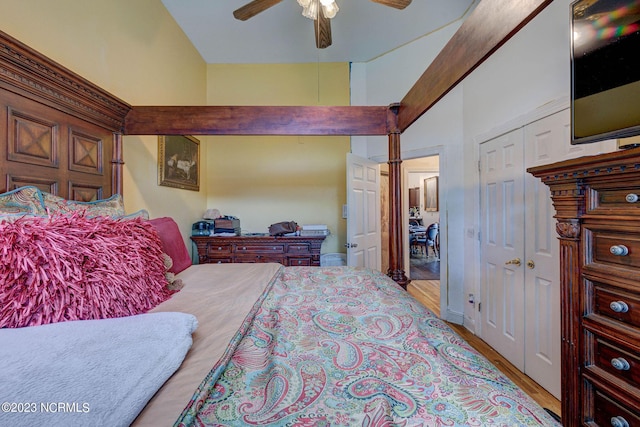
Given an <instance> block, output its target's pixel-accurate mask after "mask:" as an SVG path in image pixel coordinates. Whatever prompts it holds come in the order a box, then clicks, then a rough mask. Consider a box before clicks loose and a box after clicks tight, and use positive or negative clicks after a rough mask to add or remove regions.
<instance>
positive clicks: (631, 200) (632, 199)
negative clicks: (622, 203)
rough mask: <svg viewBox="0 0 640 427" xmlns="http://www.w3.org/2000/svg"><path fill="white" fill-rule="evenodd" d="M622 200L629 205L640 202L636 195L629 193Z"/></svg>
mask: <svg viewBox="0 0 640 427" xmlns="http://www.w3.org/2000/svg"><path fill="white" fill-rule="evenodd" d="M624 199H625V200H626V201H627V202H629V203H635V202H637V201H638V200H640V197H638V195H637V194H633V193H629V194H627V196H626V197H625V198H624Z"/></svg>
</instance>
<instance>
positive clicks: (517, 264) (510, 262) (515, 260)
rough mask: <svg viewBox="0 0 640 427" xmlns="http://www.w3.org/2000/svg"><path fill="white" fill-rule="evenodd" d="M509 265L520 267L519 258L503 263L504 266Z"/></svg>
mask: <svg viewBox="0 0 640 427" xmlns="http://www.w3.org/2000/svg"><path fill="white" fill-rule="evenodd" d="M510 264H512V265H515V266H516V267H520V265H522V261H520V258H514V259H512V260H509V261H507V262H505V263H504V265H510Z"/></svg>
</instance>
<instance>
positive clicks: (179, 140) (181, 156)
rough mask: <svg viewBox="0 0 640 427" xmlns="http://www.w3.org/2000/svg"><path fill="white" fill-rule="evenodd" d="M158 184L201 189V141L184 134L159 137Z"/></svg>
mask: <svg viewBox="0 0 640 427" xmlns="http://www.w3.org/2000/svg"><path fill="white" fill-rule="evenodd" d="M158 185H163V186H165V187H174V188H182V189H185V190H193V191H200V141H198V140H197V139H196V138H194V137H192V136H182V135H171V136H159V137H158Z"/></svg>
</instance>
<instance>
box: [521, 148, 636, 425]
mask: <svg viewBox="0 0 640 427" xmlns="http://www.w3.org/2000/svg"><path fill="white" fill-rule="evenodd" d="M528 171H529V172H530V173H531V174H533V175H534V176H536V177H538V178H540V179H541V180H542V182H543V183H545V184H546V185H548V186H549V188H550V190H551V198H552V199H553V204H554V206H555V209H556V216H555V217H556V218H557V220H558V223H557V225H556V231H557V232H558V234H559V236H560V237H559V239H560V254H561V255H560V257H561V258H560V266H561V270H560V271H561V277H560V289H561V307H562V313H561V319H562V320H561V323H562V377H563V384H562V423H563V425H565V426H582V425H590V426H614V427H629V426H637V425H640V409H639V408H640V357H639V356H638V355H639V354H640V149H631V150H626V151H620V152H615V153H608V154H602V155H598V156H589V157H582V158H579V159H573V160H568V161H564V162H559V163H555V164H551V165H547V166H539V167H535V168H530V169H528Z"/></svg>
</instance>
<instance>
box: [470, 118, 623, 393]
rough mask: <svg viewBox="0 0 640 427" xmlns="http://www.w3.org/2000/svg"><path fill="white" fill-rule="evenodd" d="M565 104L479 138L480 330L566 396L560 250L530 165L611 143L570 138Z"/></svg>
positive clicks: (546, 199)
mask: <svg viewBox="0 0 640 427" xmlns="http://www.w3.org/2000/svg"><path fill="white" fill-rule="evenodd" d="M569 126H570V115H569V110H563V111H560V112H558V113H555V114H552V115H549V116H547V117H544V118H542V119H540V120H537V121H535V122H532V123H530V124H528V125H526V126H524V127H522V128H519V129H516V130H514V131H512V132H509V133H507V134H505V135H502V136H499V137H497V138H494V139H492V140H490V141H487V142H485V143H483V144H481V145H480V186H481V189H480V197H481V205H482V206H481V215H482V218H481V265H482V271H481V294H482V295H481V306H480V313H479V316H480V324H481V332H480V336H481V337H482V338H483V339H484V340H485V341H486V342H487V343H488V344H489V345H491V346H492V347H494V348H495V349H496V350H497V351H498V352H499V353H501V354H502V355H503V356H505V357H506V358H507V359H508V360H509V361H510V362H511V363H513V364H514V365H515V366H516V367H518V369H520V370H522V371H523V372H524V373H526V374H527V375H528V376H530V377H531V378H533V379H534V380H535V381H536V382H537V383H538V384H540V385H541V386H542V387H544V388H545V389H547V390H548V391H549V392H550V393H551V394H553V395H554V396H556V397H558V398H560V384H561V375H560V341H561V336H560V315H561V313H560V262H559V260H560V258H559V247H560V245H559V241H558V239H557V234H556V231H555V228H556V227H555V224H556V220H555V219H554V218H553V216H554V215H555V210H554V208H553V205H552V203H551V197H550V194H549V188H548V187H547V186H546V185H543V184H542V183H541V182H540V180H538V179H537V178H534V177H533V176H532V175H530V174H528V173H527V172H526V168H529V167H532V166H538V165H543V164H548V163H553V162H558V161H562V160H566V159H570V158H575V157H579V156H585V155H592V154H597V153H599V152H603V151H611V150H612V149H613V148H614V147H615V143H614V142H612V141H609V142H605V143H598V144H587V145H579V146H576V145H571V144H570V143H569V141H570V139H569V135H570V133H569V131H570V127H569Z"/></svg>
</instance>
